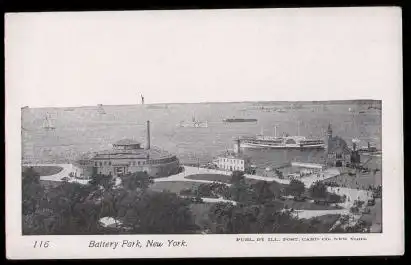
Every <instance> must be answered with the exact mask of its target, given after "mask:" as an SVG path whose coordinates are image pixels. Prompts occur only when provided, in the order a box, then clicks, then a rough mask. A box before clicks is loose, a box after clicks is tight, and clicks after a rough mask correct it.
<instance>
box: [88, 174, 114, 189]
mask: <svg viewBox="0 0 411 265" xmlns="http://www.w3.org/2000/svg"><path fill="white" fill-rule="evenodd" d="M89 184H91V186H93V187H94V188H99V187H103V188H104V189H105V190H110V189H112V188H113V186H114V181H113V177H112V176H108V175H102V174H93V175H92V176H91V180H90V181H89Z"/></svg>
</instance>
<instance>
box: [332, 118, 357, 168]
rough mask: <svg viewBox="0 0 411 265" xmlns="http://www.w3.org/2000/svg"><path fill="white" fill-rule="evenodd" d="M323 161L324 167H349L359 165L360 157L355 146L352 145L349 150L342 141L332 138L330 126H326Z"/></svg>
mask: <svg viewBox="0 0 411 265" xmlns="http://www.w3.org/2000/svg"><path fill="white" fill-rule="evenodd" d="M325 159H326V165H327V166H329V167H350V166H357V165H359V164H360V155H359V153H358V150H357V148H356V144H355V143H353V147H352V149H350V148H349V147H348V145H347V143H346V141H344V139H342V138H341V137H339V136H333V131H332V128H331V124H329V125H328V129H327V139H326V148H325Z"/></svg>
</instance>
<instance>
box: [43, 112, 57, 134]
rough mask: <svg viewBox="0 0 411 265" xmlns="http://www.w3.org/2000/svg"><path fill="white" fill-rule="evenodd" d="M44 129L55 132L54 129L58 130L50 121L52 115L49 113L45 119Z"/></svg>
mask: <svg viewBox="0 0 411 265" xmlns="http://www.w3.org/2000/svg"><path fill="white" fill-rule="evenodd" d="M43 128H44V129H45V130H54V129H56V127H55V126H54V125H53V123H52V121H51V119H50V114H48V113H47V114H46V117H45V118H44V121H43Z"/></svg>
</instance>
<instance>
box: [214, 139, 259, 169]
mask: <svg viewBox="0 0 411 265" xmlns="http://www.w3.org/2000/svg"><path fill="white" fill-rule="evenodd" d="M215 164H216V166H217V167H218V168H219V169H222V170H229V171H243V172H247V171H248V170H249V169H250V168H251V158H250V157H248V156H246V155H244V154H242V152H241V149H240V140H239V139H238V140H236V143H235V145H234V151H227V152H225V153H223V154H221V155H219V156H218V157H217V159H216V160H215Z"/></svg>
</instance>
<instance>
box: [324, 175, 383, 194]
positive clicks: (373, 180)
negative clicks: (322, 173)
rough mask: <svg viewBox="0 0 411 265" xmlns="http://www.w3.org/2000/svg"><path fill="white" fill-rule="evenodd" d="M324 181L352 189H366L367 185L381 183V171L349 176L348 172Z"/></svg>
mask: <svg viewBox="0 0 411 265" xmlns="http://www.w3.org/2000/svg"><path fill="white" fill-rule="evenodd" d="M323 182H324V183H337V185H338V186H340V187H347V188H352V189H362V190H366V189H368V188H369V186H374V187H376V186H378V185H381V172H377V173H376V174H375V175H374V174H373V172H369V173H367V174H362V173H358V174H357V175H356V176H350V175H348V174H341V175H339V176H335V177H332V178H329V179H326V180H324V181H323Z"/></svg>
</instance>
